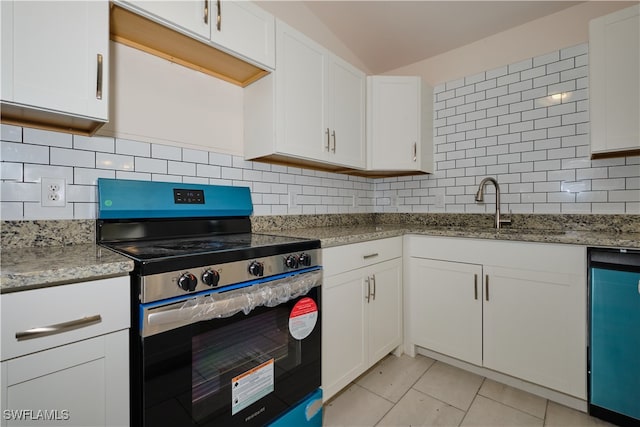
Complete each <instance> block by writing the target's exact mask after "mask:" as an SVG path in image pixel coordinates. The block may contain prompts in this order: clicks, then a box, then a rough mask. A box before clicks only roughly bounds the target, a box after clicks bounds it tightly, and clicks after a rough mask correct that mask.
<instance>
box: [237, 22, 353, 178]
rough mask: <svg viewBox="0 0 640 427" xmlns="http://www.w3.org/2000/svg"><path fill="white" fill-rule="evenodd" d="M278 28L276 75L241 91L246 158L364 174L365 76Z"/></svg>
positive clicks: (282, 26)
mask: <svg viewBox="0 0 640 427" xmlns="http://www.w3.org/2000/svg"><path fill="white" fill-rule="evenodd" d="M276 27H277V28H276V47H277V49H276V71H275V72H274V73H273V74H272V75H270V76H268V77H265V78H263V79H261V80H259V81H257V82H255V83H254V84H252V85H251V86H248V87H246V88H245V90H244V101H245V117H244V123H245V158H246V159H247V160H255V159H261V160H265V161H270V162H276V163H285V164H298V165H308V166H312V167H316V168H321V169H326V170H333V171H340V170H344V168H345V167H346V168H361V169H364V167H365V138H364V131H365V91H366V78H365V75H364V73H362V72H361V71H359V70H357V69H356V68H354V67H353V66H351V65H350V64H348V63H346V62H345V61H343V60H341V59H340V58H337V57H336V56H335V55H333V54H332V53H331V52H329V51H328V50H326V49H325V48H324V47H322V46H320V45H319V44H318V43H316V42H314V41H313V40H311V39H310V38H308V37H306V36H305V35H303V34H301V33H300V32H298V31H296V30H295V29H293V28H291V27H289V26H288V25H286V24H284V23H282V22H280V21H278V23H277V26H276Z"/></svg>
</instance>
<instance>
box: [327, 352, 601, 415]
mask: <svg viewBox="0 0 640 427" xmlns="http://www.w3.org/2000/svg"><path fill="white" fill-rule="evenodd" d="M323 424H324V426H326V427H329V426H332V427H333V426H349V427H354V426H558V427H560V426H562V427H570V426H575V427H587V426H610V425H611V424H608V423H606V422H604V421H601V420H599V419H597V418H592V417H590V416H588V415H587V414H584V413H582V412H579V411H576V410H573V409H570V408H567V407H565V406H562V405H558V404H556V403H554V402H550V401H547V400H546V399H543V398H541V397H538V396H535V395H532V394H529V393H526V392H523V391H520V390H517V389H515V388H512V387H509V386H506V385H503V384H500V383H497V382H495V381H492V380H490V379H488V378H484V377H481V376H478V375H475V374H472V373H469V372H467V371H464V370H461V369H458V368H455V367H453V366H450V365H447V364H445V363H442V362H437V361H435V360H433V359H430V358H428V357H425V356H422V355H417V356H416V357H415V358H411V357H409V356H406V355H402V356H401V357H396V356H393V355H389V356H387V357H386V358H384V359H383V360H382V361H380V363H378V364H377V365H376V366H374V367H373V368H371V369H370V370H369V371H368V372H367V373H365V374H364V375H362V376H361V377H360V378H358V379H357V380H356V381H355V382H354V383H352V384H351V385H350V386H349V387H347V388H346V389H345V390H343V391H342V392H340V393H339V394H338V395H337V396H334V398H333V399H331V400H330V401H329V402H327V404H325V409H324V423H323Z"/></svg>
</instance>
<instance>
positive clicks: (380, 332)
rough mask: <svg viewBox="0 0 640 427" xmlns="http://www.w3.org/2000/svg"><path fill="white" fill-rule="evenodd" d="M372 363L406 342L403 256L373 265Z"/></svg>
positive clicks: (370, 279) (371, 286) (370, 343)
mask: <svg viewBox="0 0 640 427" xmlns="http://www.w3.org/2000/svg"><path fill="white" fill-rule="evenodd" d="M367 277H368V278H369V289H370V294H369V304H368V305H369V307H368V308H369V337H370V338H369V355H370V356H369V366H372V365H373V364H375V363H377V362H378V361H379V360H381V359H382V358H383V357H384V356H386V355H387V354H389V353H390V352H391V351H393V350H394V349H395V348H396V347H398V346H399V345H400V344H401V343H402V259H400V258H398V259H394V260H391V261H386V262H383V263H380V264H377V265H375V266H373V267H371V268H370V273H369V274H368V276H367Z"/></svg>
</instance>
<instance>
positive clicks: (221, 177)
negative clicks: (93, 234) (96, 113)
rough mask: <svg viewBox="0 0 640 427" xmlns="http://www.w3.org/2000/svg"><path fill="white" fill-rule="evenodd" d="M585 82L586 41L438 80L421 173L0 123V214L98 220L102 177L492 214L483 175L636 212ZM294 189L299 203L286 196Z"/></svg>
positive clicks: (505, 198)
mask: <svg viewBox="0 0 640 427" xmlns="http://www.w3.org/2000/svg"><path fill="white" fill-rule="evenodd" d="M588 83H589V82H588V45H586V44H581V45H578V46H573V47H568V48H565V49H562V50H560V51H556V52H550V53H548V54H545V55H541V56H538V57H535V58H529V59H525V60H523V61H519V62H517V63H514V64H507V65H505V66H502V67H498V68H495V69H492V70H488V71H485V72H481V73H477V74H474V75H472V76H467V77H464V78H461V79H456V80H454V81H450V82H445V83H443V84H440V85H438V86H436V87H435V88H434V105H433V106H434V117H435V120H434V122H433V124H434V134H435V136H434V153H435V154H434V159H435V165H436V172H435V173H434V174H433V175H420V176H414V177H392V178H385V179H368V178H361V177H351V176H346V175H338V174H333V173H329V172H319V171H314V170H308V169H301V168H297V167H287V166H279V165H269V164H264V163H257V162H251V161H246V160H244V159H243V158H242V157H241V156H233V155H229V154H225V153H215V152H209V151H205V150H196V149H187V148H178V147H173V146H167V145H162V144H156V143H153V144H152V143H147V142H139V141H131V140H126V139H113V138H103V137H92V138H88V137H71V136H70V135H68V134H62V133H55V132H48V131H39V130H34V129H28V128H24V129H23V128H21V127H16V126H10V125H1V126H0V131H1V132H0V136H1V139H2V142H1V143H0V144H1V147H0V148H1V150H0V154H1V161H2V173H1V178H2V187H1V188H2V193H1V195H0V203H1V205H0V206H1V209H2V210H1V215H2V218H3V219H54V218H62V219H71V218H83V219H91V218H95V215H96V201H95V194H96V191H95V186H96V180H97V179H98V178H99V177H105V178H118V179H139V180H162V181H175V182H184V183H198V184H220V185H236V186H246V187H249V188H250V190H251V191H252V200H253V202H254V205H255V206H254V214H255V215H268V214H274V215H275V214H278V215H281V214H308V213H349V212H478V213H479V212H488V213H490V212H493V203H494V200H495V192H494V190H493V188H492V187H488V188H487V192H488V193H489V194H488V195H487V197H486V201H485V203H482V204H481V203H476V202H475V200H474V194H475V192H476V191H477V186H478V184H479V182H480V181H481V180H482V179H483V178H484V177H486V176H494V177H497V179H498V181H499V182H500V183H501V184H502V209H503V211H511V212H514V213H636V214H638V213H640V156H636V157H628V158H626V159H624V158H622V159H602V160H593V161H592V160H590V152H589V90H588ZM50 154H51V155H50ZM42 177H61V178H64V179H65V180H66V182H67V186H68V196H67V198H68V204H67V206H66V207H65V208H46V209H44V208H42V207H41V206H40V203H39V197H40V195H39V192H40V185H39V182H40V180H41V178H42ZM36 193H37V194H36ZM292 193H295V194H297V195H298V197H297V203H298V206H297V207H290V206H289V201H290V194H292ZM437 195H438V196H439V195H442V196H443V197H444V201H445V207H444V208H438V207H436V206H435V202H436V196H437ZM354 197H355V199H356V201H357V202H356V205H357V206H355V207H354V206H353V198H354ZM392 200H394V203H393V204H392ZM396 200H397V203H398V205H397V206H396V204H395V201H396Z"/></svg>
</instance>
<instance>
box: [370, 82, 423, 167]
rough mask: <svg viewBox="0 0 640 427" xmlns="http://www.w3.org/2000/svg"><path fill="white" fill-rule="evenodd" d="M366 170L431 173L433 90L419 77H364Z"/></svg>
mask: <svg viewBox="0 0 640 427" xmlns="http://www.w3.org/2000/svg"><path fill="white" fill-rule="evenodd" d="M367 94H368V98H367V139H368V141H367V146H368V154H367V170H371V171H380V172H385V171H386V172H394V171H395V172H398V174H402V173H403V172H404V173H406V174H408V173H432V172H433V89H432V88H430V87H429V86H428V85H426V84H424V83H423V82H422V80H421V78H420V77H404V76H370V77H367Z"/></svg>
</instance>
